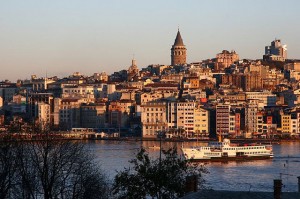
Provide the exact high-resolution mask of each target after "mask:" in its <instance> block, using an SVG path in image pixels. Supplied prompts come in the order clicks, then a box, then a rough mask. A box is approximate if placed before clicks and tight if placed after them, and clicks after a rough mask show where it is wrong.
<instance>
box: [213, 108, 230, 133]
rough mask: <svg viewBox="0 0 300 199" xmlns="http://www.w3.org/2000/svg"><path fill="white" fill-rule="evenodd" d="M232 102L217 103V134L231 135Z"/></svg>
mask: <svg viewBox="0 0 300 199" xmlns="http://www.w3.org/2000/svg"><path fill="white" fill-rule="evenodd" d="M229 121H230V104H218V105H216V133H217V136H222V137H227V136H228V135H229Z"/></svg>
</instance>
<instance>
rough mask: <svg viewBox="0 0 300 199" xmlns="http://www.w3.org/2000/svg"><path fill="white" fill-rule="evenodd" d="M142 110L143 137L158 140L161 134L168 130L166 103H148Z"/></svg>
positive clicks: (142, 106)
mask: <svg viewBox="0 0 300 199" xmlns="http://www.w3.org/2000/svg"><path fill="white" fill-rule="evenodd" d="M141 109H142V111H141V123H142V136H143V137H144V138H156V137H157V135H158V133H159V132H161V131H166V130H167V127H168V122H167V115H166V114H167V105H166V102H161V101H156V102H148V103H145V104H143V105H141Z"/></svg>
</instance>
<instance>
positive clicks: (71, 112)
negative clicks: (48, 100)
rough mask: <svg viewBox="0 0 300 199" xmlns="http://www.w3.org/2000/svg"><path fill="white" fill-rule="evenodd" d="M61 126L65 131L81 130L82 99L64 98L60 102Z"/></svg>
mask: <svg viewBox="0 0 300 199" xmlns="http://www.w3.org/2000/svg"><path fill="white" fill-rule="evenodd" d="M59 102H60V103H59V108H58V110H59V126H60V128H61V129H63V130H70V129H72V128H80V105H81V104H82V103H83V101H82V100H81V99H80V98H64V99H61V100H60V101H59Z"/></svg>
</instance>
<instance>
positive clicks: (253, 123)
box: [245, 99, 258, 138]
mask: <svg viewBox="0 0 300 199" xmlns="http://www.w3.org/2000/svg"><path fill="white" fill-rule="evenodd" d="M257 112H258V100H255V99H251V100H248V102H247V104H246V108H245V127H246V129H245V137H246V138H252V135H253V134H256V133H257Z"/></svg>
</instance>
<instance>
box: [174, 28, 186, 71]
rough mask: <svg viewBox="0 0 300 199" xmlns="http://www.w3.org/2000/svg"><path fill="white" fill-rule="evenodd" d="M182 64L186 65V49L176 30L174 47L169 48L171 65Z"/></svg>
mask: <svg viewBox="0 0 300 199" xmlns="http://www.w3.org/2000/svg"><path fill="white" fill-rule="evenodd" d="M183 64H186V48H185V45H184V44H183V40H182V38H181V35H180V32H179V29H178V32H177V35H176V39H175V42H174V45H173V46H172V48H171V65H172V66H175V65H183Z"/></svg>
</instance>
